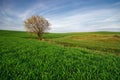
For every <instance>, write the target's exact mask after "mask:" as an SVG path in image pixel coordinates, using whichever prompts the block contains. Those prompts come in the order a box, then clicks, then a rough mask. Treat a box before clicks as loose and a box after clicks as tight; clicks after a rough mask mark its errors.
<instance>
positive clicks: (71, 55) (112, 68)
mask: <svg viewBox="0 0 120 80" xmlns="http://www.w3.org/2000/svg"><path fill="white" fill-rule="evenodd" d="M0 35H1V36H0V80H120V64H119V63H120V56H119V53H120V47H119V46H120V44H119V43H120V33H119V32H90V33H50V34H45V35H43V37H44V39H45V40H43V41H39V40H37V39H36V36H34V35H33V36H32V37H31V36H30V35H29V34H27V33H25V32H18V31H2V30H1V31H0Z"/></svg>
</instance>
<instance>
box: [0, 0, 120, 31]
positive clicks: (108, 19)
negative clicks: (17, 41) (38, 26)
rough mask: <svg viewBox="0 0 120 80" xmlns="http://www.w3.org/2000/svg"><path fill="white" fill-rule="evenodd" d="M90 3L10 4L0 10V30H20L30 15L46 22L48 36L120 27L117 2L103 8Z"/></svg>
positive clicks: (53, 1) (5, 4) (64, 0)
mask: <svg viewBox="0 0 120 80" xmlns="http://www.w3.org/2000/svg"><path fill="white" fill-rule="evenodd" d="M7 1H9V2H10V0H7ZM20 1H21V0H20ZM30 1H31V0H30ZM92 2H94V0H92ZM92 2H89V1H84V0H80V1H77V0H76V1H71V0H61V1H60V2H58V0H46V1H41V0H40V1H39V0H38V1H37V0H35V1H32V2H30V3H29V2H27V1H26V3H25V2H24V3H20V4H18V3H17V2H14V1H13V2H10V3H4V6H2V9H1V8H0V17H1V19H0V29H10V30H12V29H13V30H24V25H23V21H24V20H25V19H27V18H28V17H30V16H32V15H42V16H44V17H45V18H47V19H48V20H49V22H50V23H51V32H84V31H97V30H104V29H105V30H107V29H108V30H109V29H111V30H112V29H113V28H114V29H118V28H119V27H120V23H119V22H120V15H119V14H120V10H119V5H120V2H115V3H107V4H101V3H100V4H99V3H96V1H95V2H94V3H95V4H93V3H92ZM16 3H17V4H16ZM23 4H24V5H23ZM15 5H22V6H15ZM118 31H120V30H119V29H118Z"/></svg>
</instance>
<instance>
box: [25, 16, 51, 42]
mask: <svg viewBox="0 0 120 80" xmlns="http://www.w3.org/2000/svg"><path fill="white" fill-rule="evenodd" d="M24 24H25V28H26V30H27V31H28V32H30V33H35V34H37V36H38V38H39V40H42V34H43V33H44V32H45V31H47V30H49V29H50V28H49V26H50V23H49V22H48V21H47V20H46V19H45V18H44V17H42V16H32V17H30V18H29V19H27V20H26V21H24Z"/></svg>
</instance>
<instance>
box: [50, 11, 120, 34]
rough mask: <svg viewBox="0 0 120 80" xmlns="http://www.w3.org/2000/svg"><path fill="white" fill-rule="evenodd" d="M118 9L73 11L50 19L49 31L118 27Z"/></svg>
mask: <svg viewBox="0 0 120 80" xmlns="http://www.w3.org/2000/svg"><path fill="white" fill-rule="evenodd" d="M119 14H120V11H118V10H114V9H101V10H92V11H89V12H85V13H80V12H79V11H78V12H75V13H74V14H72V15H69V16H62V17H61V16H60V17H59V16H58V17H57V18H56V17H55V18H54V17H53V18H51V19H50V22H51V24H52V26H51V27H52V28H53V30H51V32H54V31H56V32H76V31H95V30H99V29H103V28H119V27H120V24H119V23H117V22H119V21H120V15H119Z"/></svg>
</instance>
